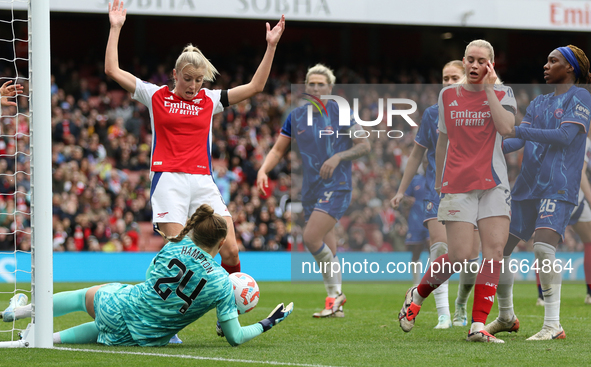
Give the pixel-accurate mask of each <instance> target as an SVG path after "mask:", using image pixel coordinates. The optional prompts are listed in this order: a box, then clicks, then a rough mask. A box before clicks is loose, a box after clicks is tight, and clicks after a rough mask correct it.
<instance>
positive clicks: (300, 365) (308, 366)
mask: <svg viewBox="0 0 591 367" xmlns="http://www.w3.org/2000/svg"><path fill="white" fill-rule="evenodd" d="M53 349H56V350H65V351H74V352H90V353H106V354H131V355H139V356H149V357H169V358H183V359H197V360H205V361H220V362H236V363H260V364H270V365H274V366H298V367H334V366H327V365H322V364H307V363H291V362H277V361H253V360H249V359H232V358H220V357H201V356H191V355H183V354H180V355H179V354H177V355H175V354H166V353H143V352H124V351H114V350H97V349H77V348H63V347H55V348H53Z"/></svg>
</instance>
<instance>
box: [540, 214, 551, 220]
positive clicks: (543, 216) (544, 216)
mask: <svg viewBox="0 0 591 367" xmlns="http://www.w3.org/2000/svg"><path fill="white" fill-rule="evenodd" d="M553 215H554V214H548V215H541V216H540V219H544V218H548V217H551V216H553Z"/></svg>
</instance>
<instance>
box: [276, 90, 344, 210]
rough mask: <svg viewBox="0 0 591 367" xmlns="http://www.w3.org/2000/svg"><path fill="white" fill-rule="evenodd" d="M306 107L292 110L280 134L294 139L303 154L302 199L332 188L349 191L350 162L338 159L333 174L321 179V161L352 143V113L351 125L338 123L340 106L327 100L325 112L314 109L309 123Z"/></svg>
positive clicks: (309, 199) (314, 196) (305, 199)
mask: <svg viewBox="0 0 591 367" xmlns="http://www.w3.org/2000/svg"><path fill="white" fill-rule="evenodd" d="M308 106H309V104H306V105H304V106H301V107H298V108H296V109H294V110H293V111H292V112H291V113H290V114H289V116H288V117H287V119H286V120H285V123H284V124H283V127H282V128H281V134H282V135H285V136H287V137H289V138H295V140H296V142H297V144H298V148H299V151H300V154H301V157H302V167H303V176H304V181H303V184H302V200H303V201H311V200H316V199H317V196H318V195H319V194H321V193H323V192H327V191H335V190H351V189H352V186H351V161H341V163H340V164H339V165H338V166H337V167H336V168H335V170H334V172H333V174H332V177H331V178H330V179H328V180H323V179H322V178H321V177H320V168H321V167H322V165H323V164H324V162H325V161H326V160H327V159H329V158H330V157H332V156H333V155H335V154H336V153H339V152H343V151H345V150H348V149H350V148H351V147H352V146H353V142H352V140H351V138H353V136H352V133H351V138H350V137H349V133H350V131H349V130H350V129H351V126H353V125H355V124H356V123H355V122H354V120H353V118H352V116H350V118H349V120H350V121H351V126H339V108H338V105H337V103H336V102H334V101H328V103H327V104H326V110H327V111H328V115H327V114H326V113H323V114H322V115H321V114H320V112H318V111H316V110H315V109H314V112H313V114H312V119H313V122H312V126H308Z"/></svg>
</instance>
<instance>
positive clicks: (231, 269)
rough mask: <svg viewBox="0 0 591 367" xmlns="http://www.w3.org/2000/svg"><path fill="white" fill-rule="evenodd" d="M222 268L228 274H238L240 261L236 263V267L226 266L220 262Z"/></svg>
mask: <svg viewBox="0 0 591 367" xmlns="http://www.w3.org/2000/svg"><path fill="white" fill-rule="evenodd" d="M222 268H224V269H225V270H226V271H227V272H228V274H232V273H238V272H240V261H238V264H236V265H227V264H224V262H223V261H222Z"/></svg>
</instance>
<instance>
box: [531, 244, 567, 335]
mask: <svg viewBox="0 0 591 367" xmlns="http://www.w3.org/2000/svg"><path fill="white" fill-rule="evenodd" d="M534 253H535V254H536V260H538V264H539V267H540V270H539V274H540V284H541V285H542V292H543V294H544V325H545V326H550V327H553V328H557V327H558V326H559V325H560V287H561V283H562V276H561V274H560V273H557V272H555V271H554V265H555V264H556V248H555V247H554V246H552V245H549V244H547V243H543V242H536V243H534ZM545 260H549V261H550V262H549V264H548V261H545ZM544 263H545V264H544Z"/></svg>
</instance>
